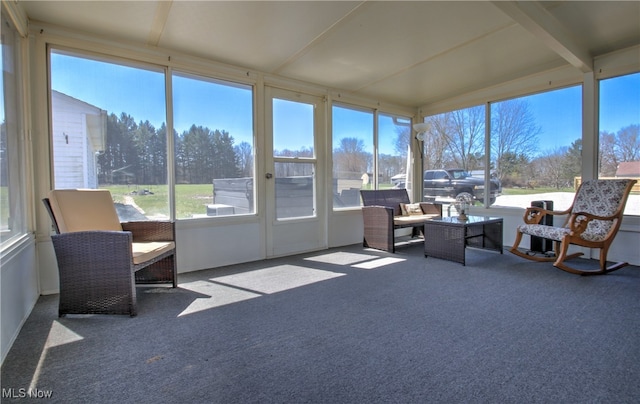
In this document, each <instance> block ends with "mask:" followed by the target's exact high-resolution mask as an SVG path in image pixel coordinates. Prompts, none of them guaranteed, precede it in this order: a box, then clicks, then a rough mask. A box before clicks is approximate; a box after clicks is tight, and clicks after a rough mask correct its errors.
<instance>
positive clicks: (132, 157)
mask: <svg viewBox="0 0 640 404" xmlns="http://www.w3.org/2000/svg"><path fill="white" fill-rule="evenodd" d="M173 139H174V149H175V176H176V183H178V184H207V183H211V182H212V180H213V179H214V178H237V177H245V176H246V177H249V176H252V175H253V148H252V146H251V145H250V144H249V143H247V142H241V143H239V144H238V145H235V140H234V138H233V136H231V135H230V134H229V133H228V132H226V131H224V130H218V129H215V130H212V129H209V128H206V127H203V126H196V125H192V126H191V127H190V128H189V129H188V130H185V131H183V132H182V133H178V132H176V131H174V132H173ZM97 162H98V179H99V181H100V183H101V184H145V185H155V184H166V183H167V127H166V125H165V124H164V123H163V124H162V125H161V126H160V128H157V129H156V128H154V126H153V125H152V124H151V123H149V121H141V122H139V123H136V122H135V120H134V119H133V117H131V116H130V115H128V114H126V113H122V114H121V115H120V116H117V115H115V114H113V113H112V114H110V115H109V116H108V117H107V138H106V145H105V150H104V151H103V152H102V153H100V154H99V155H98V158H97Z"/></svg>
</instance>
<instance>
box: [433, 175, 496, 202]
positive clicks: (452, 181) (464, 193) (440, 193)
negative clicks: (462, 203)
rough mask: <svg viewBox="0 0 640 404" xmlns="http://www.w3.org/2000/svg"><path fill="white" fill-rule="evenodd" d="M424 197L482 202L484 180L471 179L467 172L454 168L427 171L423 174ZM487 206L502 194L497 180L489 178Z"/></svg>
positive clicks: (480, 178) (479, 178)
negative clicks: (489, 189)
mask: <svg viewBox="0 0 640 404" xmlns="http://www.w3.org/2000/svg"><path fill="white" fill-rule="evenodd" d="M423 179H424V196H426V197H446V198H455V199H464V200H466V201H468V202H474V201H478V202H480V203H483V202H484V178H482V177H472V176H471V174H469V173H468V172H466V171H464V170H462V169H459V168H455V169H448V170H427V171H425V172H424V177H423ZM490 184H491V191H490V196H489V204H490V205H492V204H493V203H494V202H495V201H496V198H497V197H498V196H499V195H500V194H501V192H502V185H501V184H500V181H499V180H498V179H497V178H491V181H490Z"/></svg>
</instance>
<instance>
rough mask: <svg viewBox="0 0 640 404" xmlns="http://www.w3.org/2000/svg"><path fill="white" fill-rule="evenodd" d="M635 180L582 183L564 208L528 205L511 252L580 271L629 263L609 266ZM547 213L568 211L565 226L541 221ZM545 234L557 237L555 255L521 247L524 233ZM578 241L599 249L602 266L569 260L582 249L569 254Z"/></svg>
mask: <svg viewBox="0 0 640 404" xmlns="http://www.w3.org/2000/svg"><path fill="white" fill-rule="evenodd" d="M635 183H636V180H630V179H615V180H590V181H585V182H583V183H582V184H581V185H580V188H578V191H577V192H576V196H575V199H574V201H573V204H572V205H571V207H570V208H569V209H567V210H565V211H550V210H546V209H543V208H539V207H530V208H527V210H526V212H525V215H524V222H525V224H523V225H520V226H518V229H517V233H516V239H515V241H514V243H513V247H512V248H511V250H510V251H511V252H512V253H514V254H516V255H518V256H520V257H523V258H527V259H530V260H534V261H555V262H554V264H553V265H554V266H555V267H557V268H560V269H562V270H563V271H567V272H571V273H574V274H580V275H590V274H605V273H608V272H612V271H615V270H617V269H620V268H622V267H624V266H625V265H627V263H626V262H617V263H614V264H612V265H610V266H607V252H608V251H609V247H610V246H611V243H612V242H613V239H614V238H615V236H616V234H617V233H618V229H619V228H620V223H621V222H622V216H623V212H624V207H625V205H626V203H627V199H628V197H629V192H631V188H632V187H633V184H635ZM545 215H568V216H567V219H566V221H565V223H564V225H563V226H562V227H554V226H546V225H542V224H540V222H541V220H542V218H543V216H545ZM523 234H528V235H530V236H536V237H542V238H546V239H549V240H553V241H554V245H555V257H548V256H537V255H530V254H529V253H528V252H526V251H522V250H520V249H518V246H519V245H520V241H521V240H522V235H523ZM571 244H573V245H577V246H581V247H587V248H599V249H600V268H599V269H598V270H581V269H577V268H574V267H570V266H569V265H567V264H566V263H565V261H566V260H569V259H571V258H575V257H578V256H580V255H582V253H574V254H567V250H568V248H569V246H570V245H571Z"/></svg>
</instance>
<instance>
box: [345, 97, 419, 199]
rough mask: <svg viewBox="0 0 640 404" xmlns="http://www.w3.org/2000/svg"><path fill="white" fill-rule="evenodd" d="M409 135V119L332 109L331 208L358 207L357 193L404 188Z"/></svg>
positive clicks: (351, 109) (375, 113) (347, 107)
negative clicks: (364, 190) (362, 190)
mask: <svg viewBox="0 0 640 404" xmlns="http://www.w3.org/2000/svg"><path fill="white" fill-rule="evenodd" d="M375 120H377V125H376V128H377V131H375V130H374V122H375ZM410 135H411V119H410V118H407V117H402V116H398V115H391V114H386V113H378V112H376V111H373V110H368V109H359V108H356V107H351V106H346V105H334V106H333V195H334V196H333V207H334V208H342V207H353V206H360V194H359V192H360V189H380V188H391V187H397V188H404V187H405V186H406V184H407V182H408V180H410V178H407V173H410V172H411V170H410V169H409V167H408V166H407V161H408V160H407V159H408V156H409V147H410V140H411V138H410Z"/></svg>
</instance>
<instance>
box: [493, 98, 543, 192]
mask: <svg viewBox="0 0 640 404" xmlns="http://www.w3.org/2000/svg"><path fill="white" fill-rule="evenodd" d="M541 131H542V129H541V128H540V126H539V125H537V123H536V121H535V117H534V115H533V113H532V112H531V110H530V109H529V103H528V102H527V101H526V100H523V99H514V100H509V101H503V102H499V103H496V104H493V105H492V107H491V153H492V155H493V158H494V161H495V162H496V171H497V174H498V177H499V178H500V179H501V180H502V179H503V178H504V176H505V175H507V174H508V173H506V172H503V170H502V164H501V163H502V160H503V157H504V156H506V155H507V153H511V154H513V155H522V156H525V157H527V158H530V157H531V156H533V154H534V153H535V151H536V150H537V149H538V136H539V135H540V132H541Z"/></svg>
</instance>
